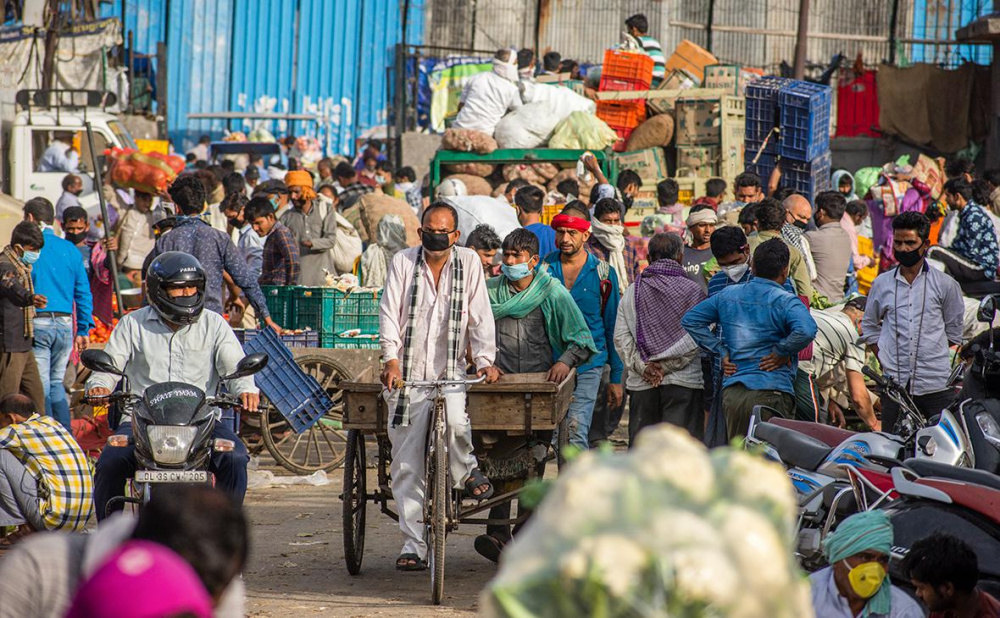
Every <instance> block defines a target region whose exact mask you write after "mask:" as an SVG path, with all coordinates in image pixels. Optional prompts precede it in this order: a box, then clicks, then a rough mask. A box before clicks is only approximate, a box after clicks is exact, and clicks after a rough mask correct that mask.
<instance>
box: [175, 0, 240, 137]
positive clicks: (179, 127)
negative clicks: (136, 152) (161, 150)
mask: <svg viewBox="0 0 1000 618" xmlns="http://www.w3.org/2000/svg"><path fill="white" fill-rule="evenodd" d="M232 31H233V0H183V1H180V2H171V3H170V30H169V32H168V33H167V64H168V72H167V110H168V114H169V115H168V127H167V129H168V131H169V132H170V139H171V140H172V141H173V142H174V147H175V148H176V149H177V150H186V149H187V148H190V147H191V145H193V144H194V143H195V142H197V140H198V136H199V135H201V134H203V133H215V134H217V135H218V134H219V133H221V131H222V129H223V127H224V124H223V122H222V121H220V120H188V118H187V115H188V114H189V113H191V112H224V111H228V108H229V92H230V90H229V80H230V62H231V57H232V47H231V45H230V44H231V40H232V39H231V33H232Z"/></svg>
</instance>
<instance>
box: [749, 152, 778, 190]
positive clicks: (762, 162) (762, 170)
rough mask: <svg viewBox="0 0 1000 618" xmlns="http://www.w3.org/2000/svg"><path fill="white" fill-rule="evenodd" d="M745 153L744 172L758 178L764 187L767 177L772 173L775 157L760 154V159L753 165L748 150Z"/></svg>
mask: <svg viewBox="0 0 1000 618" xmlns="http://www.w3.org/2000/svg"><path fill="white" fill-rule="evenodd" d="M747 153H748V154H747V158H746V171H748V172H752V173H754V174H757V175H758V176H760V180H761V182H762V183H763V184H764V185H765V186H766V185H767V179H768V177H769V176H770V175H771V172H772V171H774V161H775V156H774V155H769V154H762V155H760V158H759V159H757V162H756V163H754V162H753V156H752V155H750V154H749V150H748V151H747Z"/></svg>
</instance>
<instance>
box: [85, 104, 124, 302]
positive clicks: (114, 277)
mask: <svg viewBox="0 0 1000 618" xmlns="http://www.w3.org/2000/svg"><path fill="white" fill-rule="evenodd" d="M84 126H85V127H87V145H88V146H89V147H90V160H91V162H92V163H93V165H94V187H95V188H96V189H97V191H96V193H97V200H98V201H99V202H100V203H101V219H102V220H103V221H104V238H111V218H110V217H108V204H107V202H105V201H104V190H103V189H104V180H103V179H102V178H101V166H100V165H98V164H97V152H96V150H95V149H94V130H93V129H92V128H91V127H90V122H89V121H88V122H86V123H85V124H84ZM115 253H116V252H115V251H112V250H110V249H108V262H109V265H110V268H111V286H112V289H113V290H114V291H115V300H116V301H117V311H115V317H117V318H120V317H121V315H122V290H121V286H119V285H118V260H117V258H116V256H115Z"/></svg>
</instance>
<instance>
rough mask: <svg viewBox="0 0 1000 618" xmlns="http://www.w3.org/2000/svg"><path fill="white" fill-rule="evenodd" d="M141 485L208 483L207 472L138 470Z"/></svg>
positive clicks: (138, 480)
mask: <svg viewBox="0 0 1000 618" xmlns="http://www.w3.org/2000/svg"><path fill="white" fill-rule="evenodd" d="M135 480H136V482H139V483H207V482H208V472H207V471H205V470H136V472H135Z"/></svg>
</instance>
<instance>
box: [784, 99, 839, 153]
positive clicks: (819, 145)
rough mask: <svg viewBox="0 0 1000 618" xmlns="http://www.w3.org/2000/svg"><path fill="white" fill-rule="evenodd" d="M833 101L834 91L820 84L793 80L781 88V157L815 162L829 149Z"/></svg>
mask: <svg viewBox="0 0 1000 618" xmlns="http://www.w3.org/2000/svg"><path fill="white" fill-rule="evenodd" d="M832 100H833V90H832V89H831V88H830V87H829V86H823V85H821V84H813V83H810V82H798V81H793V82H791V83H789V84H787V85H786V86H785V87H784V88H782V89H781V92H780V93H779V94H778V107H779V108H780V109H781V147H780V150H781V156H782V158H785V159H795V160H796V161H812V160H813V159H816V158H817V157H819V156H820V155H822V154H823V153H824V152H828V151H829V150H830V105H831V102H832ZM782 168H784V166H782Z"/></svg>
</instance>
